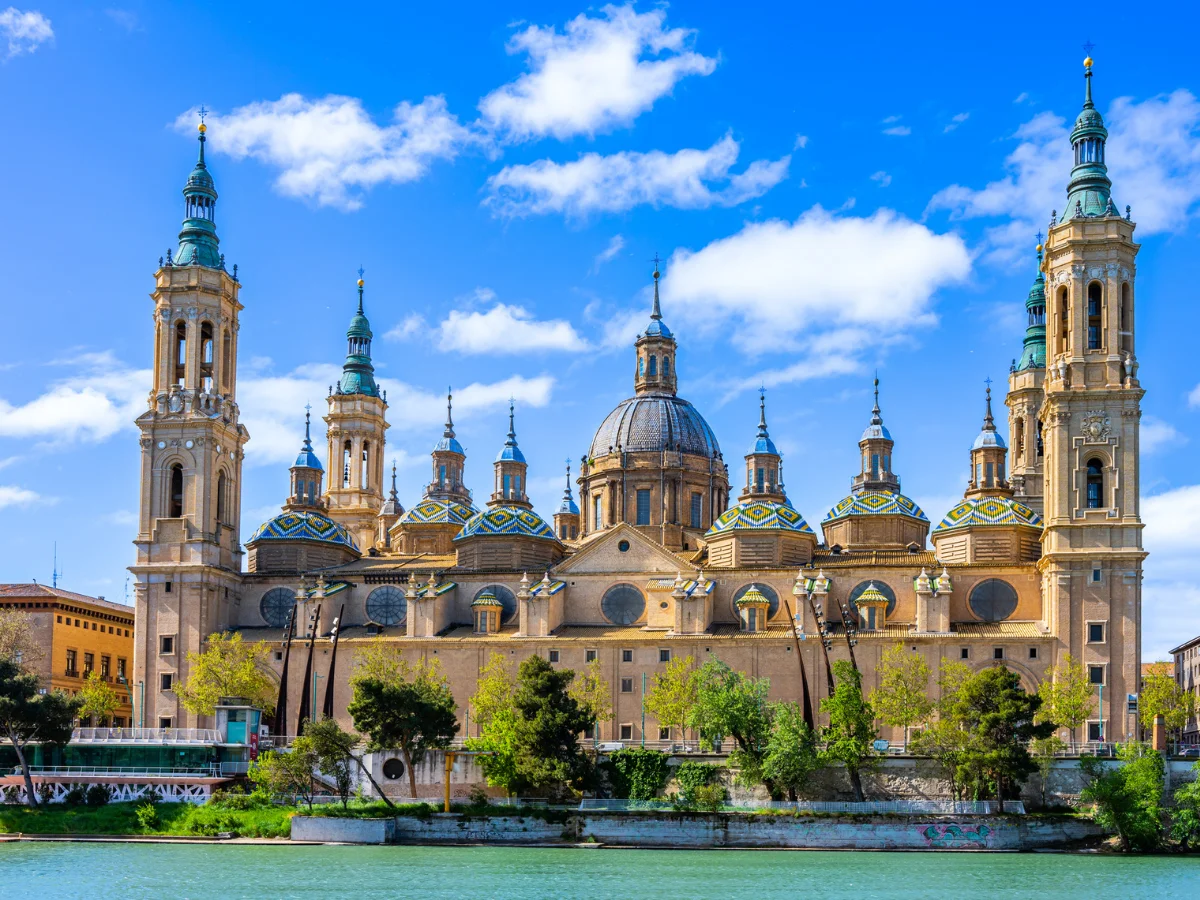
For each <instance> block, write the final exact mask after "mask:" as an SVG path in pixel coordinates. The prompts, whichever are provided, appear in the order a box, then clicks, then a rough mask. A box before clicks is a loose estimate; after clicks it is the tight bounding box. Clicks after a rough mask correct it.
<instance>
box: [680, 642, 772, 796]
mask: <svg viewBox="0 0 1200 900" xmlns="http://www.w3.org/2000/svg"><path fill="white" fill-rule="evenodd" d="M769 688H770V682H769V681H768V680H767V679H766V678H751V677H750V676H749V675H745V674H743V673H742V672H735V671H734V670H733V669H731V668H730V667H729V666H727V665H726V664H725V663H723V662H721V661H720V660H719V659H715V658H714V659H710V660H708V661H707V662H706V663H705V664H704V665H702V666H701V667H700V668H699V670H697V672H696V701H695V703H694V705H693V706H692V713H691V716H690V718H689V724H690V725H691V726H692V727H693V728H695V729H696V731H698V732H699V733H700V738H701V740H703V741H705V742H707V743H710V744H716V743H717V742H718V741H723V740H724V739H725V738H727V737H730V738H733V741H734V743H735V744H736V745H737V746H736V747H735V749H734V750H733V752H732V753H730V755H729V763H730V765H731V766H735V767H737V768H740V769H742V770H743V771H749V772H753V773H758V772H760V771H761V769H760V767H761V765H762V756H763V753H764V752H765V750H766V746H767V739H768V737H769V736H770V733H771V716H770V711H769V709H768V707H767V691H768V689H769ZM755 780H757V779H755ZM767 787H768V789H771V786H770V785H768V786H767Z"/></svg>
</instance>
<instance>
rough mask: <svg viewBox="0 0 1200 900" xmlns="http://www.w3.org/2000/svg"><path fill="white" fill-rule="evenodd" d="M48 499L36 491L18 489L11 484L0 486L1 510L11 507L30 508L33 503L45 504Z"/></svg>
mask: <svg viewBox="0 0 1200 900" xmlns="http://www.w3.org/2000/svg"><path fill="white" fill-rule="evenodd" d="M45 501H46V498H44V497H43V496H42V495H41V494H39V493H37V492H36V491H31V490H29V489H27V488H23V487H16V486H15V485H11V484H0V509H5V508H7V507H9V506H29V505H30V504H33V503H44V502H45Z"/></svg>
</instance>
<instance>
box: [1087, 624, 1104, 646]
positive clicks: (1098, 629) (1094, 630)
mask: <svg viewBox="0 0 1200 900" xmlns="http://www.w3.org/2000/svg"><path fill="white" fill-rule="evenodd" d="M1088 643H1089V644H1103V643H1104V623H1103V622H1088Z"/></svg>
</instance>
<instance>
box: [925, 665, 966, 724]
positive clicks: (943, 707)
mask: <svg viewBox="0 0 1200 900" xmlns="http://www.w3.org/2000/svg"><path fill="white" fill-rule="evenodd" d="M973 674H974V673H973V672H972V671H971V667H970V666H969V665H967V664H966V663H965V662H963V661H962V660H959V659H951V658H950V657H948V656H943V657H942V658H941V660H940V661H939V662H938V678H937V683H938V700H937V703H935V704H934V709H935V710H936V711H937V714H938V718H939V719H950V720H955V721H957V716H958V701H959V697H960V696H961V694H962V689H963V686H964V685H965V684H966V683H967V682H968V681H969V680H970V679H971V676H972V675H973Z"/></svg>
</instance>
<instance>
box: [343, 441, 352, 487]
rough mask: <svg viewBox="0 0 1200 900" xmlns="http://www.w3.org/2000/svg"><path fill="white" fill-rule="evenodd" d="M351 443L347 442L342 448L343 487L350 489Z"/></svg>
mask: <svg viewBox="0 0 1200 900" xmlns="http://www.w3.org/2000/svg"><path fill="white" fill-rule="evenodd" d="M350 461H351V456H350V442H349V441H346V444H345V446H344V447H342V487H344V488H348V487H350Z"/></svg>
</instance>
